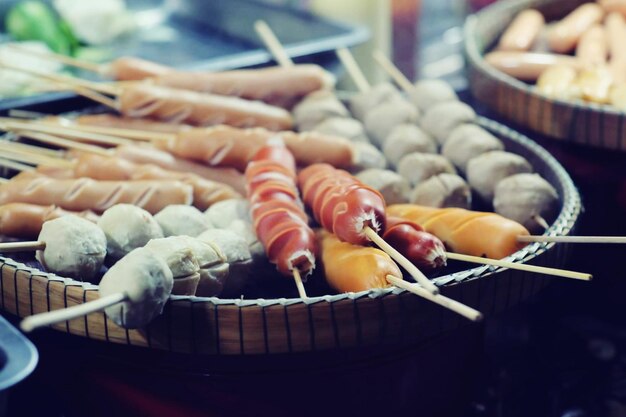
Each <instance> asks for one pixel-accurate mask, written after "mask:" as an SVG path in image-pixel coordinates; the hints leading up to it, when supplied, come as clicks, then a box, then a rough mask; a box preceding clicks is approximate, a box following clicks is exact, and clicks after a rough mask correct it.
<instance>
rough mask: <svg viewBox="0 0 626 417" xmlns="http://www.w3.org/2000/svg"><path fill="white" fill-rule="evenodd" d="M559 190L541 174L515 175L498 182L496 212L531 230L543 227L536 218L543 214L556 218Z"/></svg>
mask: <svg viewBox="0 0 626 417" xmlns="http://www.w3.org/2000/svg"><path fill="white" fill-rule="evenodd" d="M558 201H559V194H558V193H557V191H556V189H555V188H554V187H553V186H552V185H550V183H549V182H548V181H546V180H544V179H543V178H541V176H539V175H538V174H517V175H511V176H510V177H507V178H505V179H503V180H502V181H500V182H499V183H498V185H496V190H495V197H494V199H493V206H494V208H495V211H496V213H498V214H501V215H502V216H504V217H508V218H509V219H511V220H515V221H516V222H518V223H521V224H523V225H524V226H525V227H526V228H527V229H528V230H530V231H533V232H535V231H537V232H538V231H541V230H542V229H543V227H541V225H540V224H539V223H537V221H536V220H535V216H537V215H539V216H541V217H542V218H544V219H549V218H552V217H553V216H554V215H555V214H556V210H557V208H558Z"/></svg>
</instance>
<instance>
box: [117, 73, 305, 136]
mask: <svg viewBox="0 0 626 417" xmlns="http://www.w3.org/2000/svg"><path fill="white" fill-rule="evenodd" d="M118 110H119V112H120V113H122V114H123V115H125V116H129V117H134V118H142V117H148V118H151V119H157V120H161V121H166V122H168V123H187V124H190V125H194V126H210V125H216V124H227V125H231V126H237V127H265V128H267V129H270V130H285V129H291V127H292V125H293V122H292V119H291V114H290V113H289V112H288V111H286V110H284V109H281V108H280V107H274V106H270V105H269V104H265V103H262V102H260V101H248V100H244V99H241V98H238V97H227V96H218V95H213V94H206V93H197V92H194V91H187V90H176V89H173V88H167V87H159V86H155V85H149V84H144V83H139V84H135V85H131V86H126V87H125V88H123V89H122V90H121V92H120V94H119V96H118Z"/></svg>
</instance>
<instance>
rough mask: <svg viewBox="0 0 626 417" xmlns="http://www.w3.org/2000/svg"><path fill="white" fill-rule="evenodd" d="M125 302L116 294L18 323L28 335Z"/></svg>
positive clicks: (124, 298)
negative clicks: (41, 328) (39, 329)
mask: <svg viewBox="0 0 626 417" xmlns="http://www.w3.org/2000/svg"><path fill="white" fill-rule="evenodd" d="M126 300H128V295H127V294H125V293H117V294H111V295H107V296H106V297H100V298H98V299H97V300H93V301H89V302H88V303H84V304H78V305H75V306H72V307H67V308H63V309H60V310H54V311H48V312H46V313H41V314H35V315H33V316H29V317H26V318H25V319H24V320H22V322H21V323H20V328H21V329H22V330H23V331H24V332H26V333H29V332H32V331H33V330H36V329H38V328H40V327H44V326H50V325H52V324H56V323H61V322H64V321H68V320H73V319H76V318H79V317H83V316H86V315H88V314H91V313H96V312H98V311H101V310H104V309H105V308H107V307H111V306H113V305H115V304H118V303H121V302H123V301H126Z"/></svg>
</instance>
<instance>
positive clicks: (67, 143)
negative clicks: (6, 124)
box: [17, 130, 112, 156]
mask: <svg viewBox="0 0 626 417" xmlns="http://www.w3.org/2000/svg"><path fill="white" fill-rule="evenodd" d="M17 133H18V134H19V135H21V136H24V137H27V138H30V139H34V140H38V141H40V142H43V143H49V144H51V145H56V146H60V147H62V148H66V149H74V150H77V151H81V152H89V153H93V154H97V155H102V156H111V155H112V154H111V152H109V151H108V150H106V149H103V148H101V147H99V146H94V145H88V144H86V143H81V142H76V141H73V140H68V139H63V138H59V137H57V136H52V135H49V134H47V133H39V132H31V131H25V130H20V131H19V132H17Z"/></svg>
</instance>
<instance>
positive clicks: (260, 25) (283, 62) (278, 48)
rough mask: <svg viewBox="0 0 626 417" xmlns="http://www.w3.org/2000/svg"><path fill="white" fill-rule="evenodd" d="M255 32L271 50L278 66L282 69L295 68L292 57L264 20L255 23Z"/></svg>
mask: <svg viewBox="0 0 626 417" xmlns="http://www.w3.org/2000/svg"><path fill="white" fill-rule="evenodd" d="M254 30H255V31H256V33H257V35H259V37H260V38H261V40H262V41H263V43H264V44H265V47H266V48H267V49H269V51H270V53H271V54H272V56H273V57H274V59H275V60H276V62H278V65H280V66H281V67H293V61H292V60H291V57H290V56H289V54H287V51H286V50H285V48H284V47H283V45H282V44H281V43H280V41H279V40H278V38H277V37H276V35H275V34H274V31H272V29H270V27H269V26H268V24H267V23H265V22H264V21H263V20H257V21H256V22H254Z"/></svg>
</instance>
